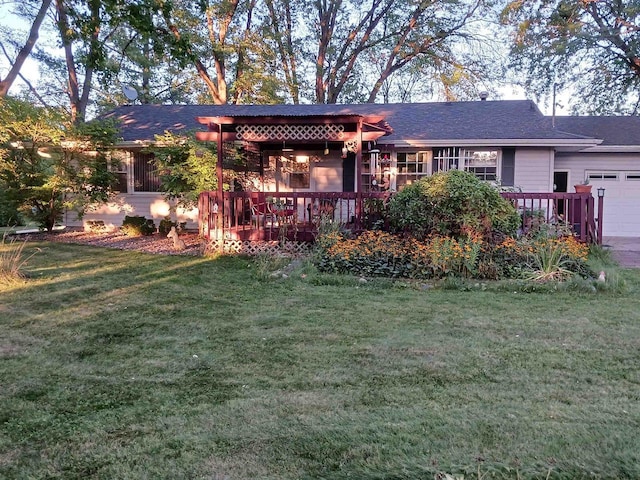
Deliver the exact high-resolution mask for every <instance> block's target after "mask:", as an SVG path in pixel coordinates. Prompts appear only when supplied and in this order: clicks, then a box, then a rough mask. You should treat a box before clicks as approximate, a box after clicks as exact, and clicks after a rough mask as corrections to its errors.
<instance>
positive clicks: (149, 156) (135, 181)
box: [129, 150, 162, 194]
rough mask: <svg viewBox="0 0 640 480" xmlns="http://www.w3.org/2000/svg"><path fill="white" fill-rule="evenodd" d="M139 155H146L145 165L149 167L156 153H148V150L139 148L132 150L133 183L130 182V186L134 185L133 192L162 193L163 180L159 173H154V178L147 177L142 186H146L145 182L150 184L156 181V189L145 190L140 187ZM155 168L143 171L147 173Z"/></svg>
mask: <svg viewBox="0 0 640 480" xmlns="http://www.w3.org/2000/svg"><path fill="white" fill-rule="evenodd" d="M139 156H146V157H147V159H146V162H145V165H146V166H147V167H149V166H151V160H153V158H154V154H153V153H147V152H143V151H141V150H137V151H132V152H131V177H132V178H131V183H130V184H129V186H130V187H132V190H131V192H132V193H145V194H148V193H161V192H162V189H161V185H162V182H161V180H160V175H158V174H157V173H156V174H155V175H154V178H151V179H145V180H144V181H143V183H142V187H143V188H144V186H145V183H146V184H149V183H156V182H157V187H155V188H156V189H155V190H143V189H139V188H138V178H137V175H138V172H139V171H138V161H139ZM152 171H153V170H150V169H147V168H145V169H144V171H143V172H142V173H143V174H147V173H150V172H152Z"/></svg>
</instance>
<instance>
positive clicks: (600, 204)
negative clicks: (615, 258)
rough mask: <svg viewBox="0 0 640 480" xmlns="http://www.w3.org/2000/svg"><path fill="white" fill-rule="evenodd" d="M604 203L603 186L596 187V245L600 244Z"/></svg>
mask: <svg viewBox="0 0 640 480" xmlns="http://www.w3.org/2000/svg"><path fill="white" fill-rule="evenodd" d="M603 204H604V187H600V188H598V245H602V212H603Z"/></svg>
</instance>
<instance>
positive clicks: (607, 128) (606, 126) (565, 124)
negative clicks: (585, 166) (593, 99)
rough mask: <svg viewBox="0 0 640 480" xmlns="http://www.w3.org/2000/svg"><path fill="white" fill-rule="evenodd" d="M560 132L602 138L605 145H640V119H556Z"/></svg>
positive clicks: (625, 117)
mask: <svg viewBox="0 0 640 480" xmlns="http://www.w3.org/2000/svg"><path fill="white" fill-rule="evenodd" d="M555 125H556V128H557V129H558V130H563V131H565V132H580V133H581V134H582V135H587V136H589V137H594V138H601V139H602V140H603V142H602V144H601V145H602V146H605V145H620V146H622V145H640V117H637V116H624V117H623V116H618V117H612V116H608V117H607V116H604V117H600V116H593V117H565V116H562V117H556V118H555Z"/></svg>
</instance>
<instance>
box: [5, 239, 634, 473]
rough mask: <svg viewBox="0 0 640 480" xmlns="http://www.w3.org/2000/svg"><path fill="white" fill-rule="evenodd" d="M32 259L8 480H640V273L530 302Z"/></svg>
mask: <svg viewBox="0 0 640 480" xmlns="http://www.w3.org/2000/svg"><path fill="white" fill-rule="evenodd" d="M35 246H36V244H29V245H28V246H27V248H26V250H25V253H28V251H29V250H31V249H32V248H34V247H35ZM37 246H38V247H40V248H41V249H42V251H41V252H40V253H38V254H37V255H36V256H35V257H33V258H32V259H31V261H30V262H29V269H28V270H29V274H30V276H31V278H30V280H28V281H27V282H26V283H23V284H20V285H14V286H10V287H7V286H4V287H3V286H0V478H8V479H14V478H15V479H44V478H52V479H53V478H60V479H65V480H66V479H136V480H137V479H215V480H223V479H228V480H236V479H261V480H262V479H312V478H313V479H316V478H323V479H346V478H351V479H434V478H436V477H437V474H438V473H439V472H446V473H457V474H464V475H465V480H467V479H472V478H473V479H478V478H483V479H488V478H513V479H520V478H522V479H525V478H538V479H545V478H566V479H577V478H612V479H613V478H616V479H618V478H640V321H639V320H640V296H639V293H640V271H631V270H627V271H623V272H622V275H623V276H624V279H625V281H626V285H627V291H626V293H622V294H621V293H608V292H600V293H594V294H587V293H575V292H558V293H534V294H526V293H515V292H511V291H507V292H500V291H493V290H490V291H478V290H476V291H454V290H440V289H433V288H430V289H421V288H410V287H406V286H403V284H396V283H395V282H391V281H382V280H380V281H372V282H368V283H366V284H361V283H359V282H358V281H357V280H351V279H348V278H340V277H333V276H321V275H318V274H315V273H314V272H313V271H311V270H304V269H299V270H297V271H295V272H293V273H292V274H291V275H290V276H289V278H287V279H282V278H270V277H268V276H266V275H261V274H260V273H261V269H260V268H259V265H256V264H254V263H253V262H251V261H249V260H247V259H242V258H221V259H217V260H216V259H204V258H194V257H175V256H174V257H164V256H151V255H145V254H140V253H135V252H122V251H112V250H105V249H99V248H91V247H83V246H72V245H63V244H45V243H43V244H37ZM0 248H2V247H1V246H0ZM5 248H6V247H5ZM303 273H306V276H304V278H302V275H301V274H303ZM478 472H480V474H478Z"/></svg>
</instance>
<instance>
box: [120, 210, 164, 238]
mask: <svg viewBox="0 0 640 480" xmlns="http://www.w3.org/2000/svg"><path fill="white" fill-rule="evenodd" d="M120 230H121V231H122V232H123V233H124V234H125V235H128V236H130V237H138V236H140V235H153V234H154V233H155V232H156V224H155V223H154V222H153V220H152V219H150V218H149V219H147V218H145V217H142V216H128V215H127V216H125V217H124V221H123V222H122V228H121V229H120Z"/></svg>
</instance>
